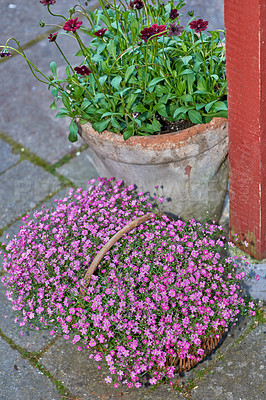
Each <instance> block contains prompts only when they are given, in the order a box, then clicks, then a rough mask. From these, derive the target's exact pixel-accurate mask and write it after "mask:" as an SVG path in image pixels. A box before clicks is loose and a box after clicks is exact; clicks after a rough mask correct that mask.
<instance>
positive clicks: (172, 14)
mask: <svg viewBox="0 0 266 400" xmlns="http://www.w3.org/2000/svg"><path fill="white" fill-rule="evenodd" d="M178 16H179V12H178V11H177V9H176V8H172V9H171V11H170V19H176V18H177V17H178Z"/></svg>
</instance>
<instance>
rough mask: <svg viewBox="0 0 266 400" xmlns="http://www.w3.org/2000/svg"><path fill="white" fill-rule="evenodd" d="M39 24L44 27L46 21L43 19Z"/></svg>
mask: <svg viewBox="0 0 266 400" xmlns="http://www.w3.org/2000/svg"><path fill="white" fill-rule="evenodd" d="M39 26H40V27H41V28H43V27H44V26H45V22H44V21H42V20H40V22H39Z"/></svg>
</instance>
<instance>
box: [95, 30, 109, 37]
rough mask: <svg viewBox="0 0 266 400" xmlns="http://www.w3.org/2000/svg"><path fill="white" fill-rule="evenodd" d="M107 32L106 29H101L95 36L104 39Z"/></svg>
mask: <svg viewBox="0 0 266 400" xmlns="http://www.w3.org/2000/svg"><path fill="white" fill-rule="evenodd" d="M106 31H107V29H106V28H102V29H99V30H98V31H96V32H94V36H97V37H103V35H104V34H105V32H106Z"/></svg>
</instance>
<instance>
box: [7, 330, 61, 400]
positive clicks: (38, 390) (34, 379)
mask: <svg viewBox="0 0 266 400" xmlns="http://www.w3.org/2000/svg"><path fill="white" fill-rule="evenodd" d="M59 399H61V396H60V395H59V393H58V392H57V390H56V388H55V386H54V385H53V384H52V383H51V381H50V380H49V379H48V378H47V377H46V376H45V375H43V374H42V373H40V371H38V370H37V369H35V368H34V367H33V366H31V365H30V363H29V362H28V360H25V359H23V358H21V357H20V354H19V352H18V351H16V350H12V349H11V347H9V345H8V343H7V342H5V340H3V339H2V338H1V337H0V400H59Z"/></svg>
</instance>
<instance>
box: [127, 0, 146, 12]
mask: <svg viewBox="0 0 266 400" xmlns="http://www.w3.org/2000/svg"><path fill="white" fill-rule="evenodd" d="M143 7H144V4H143V1H142V0H132V1H130V2H129V5H128V8H130V10H141V9H142V8H143Z"/></svg>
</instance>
